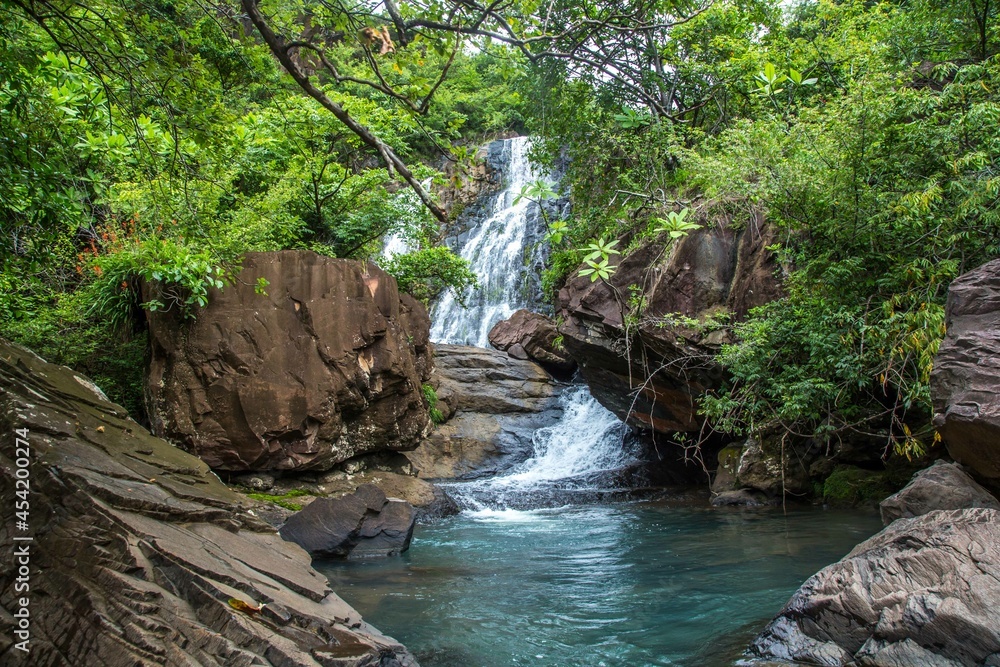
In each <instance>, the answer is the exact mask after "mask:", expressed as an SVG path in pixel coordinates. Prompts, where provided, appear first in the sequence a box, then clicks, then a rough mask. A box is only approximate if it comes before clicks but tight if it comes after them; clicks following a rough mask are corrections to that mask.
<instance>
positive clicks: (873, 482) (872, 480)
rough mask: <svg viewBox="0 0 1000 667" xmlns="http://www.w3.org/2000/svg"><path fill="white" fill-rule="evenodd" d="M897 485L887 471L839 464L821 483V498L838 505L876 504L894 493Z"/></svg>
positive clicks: (896, 481)
mask: <svg viewBox="0 0 1000 667" xmlns="http://www.w3.org/2000/svg"><path fill="white" fill-rule="evenodd" d="M899 486H900V485H899V484H898V480H896V479H894V476H893V475H891V474H890V473H889V472H886V471H874V470H865V469H863V468H856V467H854V466H845V465H840V466H837V467H836V468H834V469H833V472H832V473H830V476H829V477H827V478H826V482H824V483H823V500H824V501H826V502H827V503H829V504H831V505H835V506H838V507H851V506H855V505H867V504H876V503H879V502H881V501H882V500H884V499H885V498H887V497H888V496H890V495H892V494H893V493H895V492H896V491H897V490H898V489H899Z"/></svg>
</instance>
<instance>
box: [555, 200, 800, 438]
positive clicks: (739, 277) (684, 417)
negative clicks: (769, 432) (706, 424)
mask: <svg viewBox="0 0 1000 667" xmlns="http://www.w3.org/2000/svg"><path fill="white" fill-rule="evenodd" d="M740 222H744V221H740ZM774 241H775V239H773V238H772V232H771V230H770V228H769V227H768V226H767V225H765V224H764V223H763V221H762V220H761V219H760V218H758V217H753V218H751V219H750V220H748V221H745V224H744V226H743V228H742V229H739V230H737V229H736V225H735V224H734V222H733V221H728V222H721V223H719V224H717V225H715V226H713V227H712V228H711V229H706V228H703V229H699V230H697V231H694V232H692V233H691V234H690V235H688V236H687V237H684V238H683V239H680V240H679V241H678V242H676V243H675V244H674V245H673V246H672V247H669V248H668V247H665V246H664V245H662V244H661V243H659V242H656V243H652V244H647V245H645V246H643V247H640V248H639V249H638V250H636V251H635V252H633V253H631V254H629V255H628V256H627V257H626V258H625V259H623V260H621V261H620V263H618V265H617V268H616V271H615V273H614V275H613V276H612V277H611V279H610V281H608V282H607V283H606V282H603V281H598V282H591V281H590V279H589V278H588V277H579V276H577V275H576V273H575V272H574V273H573V274H572V276H571V278H570V279H569V281H568V282H567V283H566V285H565V286H564V287H563V289H562V290H560V292H559V298H558V306H557V310H558V311H559V313H560V315H561V316H562V317H563V319H564V322H565V323H564V324H563V325H562V326H561V327H560V328H559V331H560V333H562V334H563V336H564V344H565V346H566V349H567V350H568V352H569V354H570V356H572V357H573V358H574V359H575V360H576V361H577V362H578V363H579V364H580V370H581V372H582V374H583V376H584V378H585V379H586V380H587V383H588V384H589V385H590V389H591V392H592V393H593V394H594V397H595V398H596V399H597V400H598V401H600V402H601V403H602V404H603V405H604V406H605V407H607V408H608V409H609V410H611V411H613V412H614V413H615V414H617V415H618V416H619V417H620V418H621V419H623V420H625V421H627V422H628V423H630V424H632V425H634V426H638V427H641V428H648V429H653V430H655V431H659V432H663V433H673V432H677V431H692V430H697V429H698V428H699V426H700V424H701V420H700V418H699V417H698V415H697V411H696V399H697V397H698V396H699V395H700V394H702V393H703V392H704V391H706V390H707V389H710V388H712V387H714V386H717V385H718V383H719V382H720V380H721V379H722V369H721V368H720V367H719V366H718V365H717V364H716V363H715V362H714V361H713V359H712V357H713V355H714V354H715V353H716V352H717V351H718V349H719V345H720V344H721V343H723V342H725V334H724V332H723V331H712V330H710V329H711V327H708V328H705V327H700V326H691V321H693V320H697V321H700V322H702V323H704V322H706V321H708V320H709V319H710V318H711V317H712V316H717V315H719V314H722V313H728V314H729V315H730V316H731V318H732V319H734V320H739V319H741V318H743V317H744V316H745V315H746V312H747V311H748V310H749V309H750V308H752V307H754V306H757V305H760V304H763V303H766V302H767V301H770V300H773V299H774V298H776V297H778V296H780V294H781V288H780V284H779V279H778V278H777V276H776V272H777V268H778V267H777V265H776V263H775V261H774V259H773V257H772V254H771V252H770V251H768V250H767V246H769V245H771V244H772V243H773V242H774ZM630 301H632V302H633V303H632V304H630V303H629V302H630ZM635 302H641V303H642V304H643V306H642V308H641V311H640V312H636V308H635V306H634V304H635ZM677 315H680V316H682V318H678V317H676V316H677ZM683 318H690V319H689V320H685V319H683ZM682 325H685V326H682ZM626 330H627V333H626Z"/></svg>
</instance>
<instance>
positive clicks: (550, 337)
mask: <svg viewBox="0 0 1000 667" xmlns="http://www.w3.org/2000/svg"><path fill="white" fill-rule="evenodd" d="M489 338H490V345H492V346H493V347H495V348H496V349H498V350H502V351H505V352H507V354H509V355H510V356H512V357H514V358H515V359H529V358H530V359H532V360H534V361H537V362H538V363H540V364H541V365H542V366H544V367H546V368H548V369H550V370H552V371H554V372H556V373H562V374H568V373H572V372H573V370H574V369H575V368H576V362H575V361H573V359H572V358H571V357H570V356H569V354H568V353H567V352H566V349H565V348H564V347H563V346H562V343H561V340H562V336H561V335H560V334H559V332H558V331H556V325H555V323H554V322H553V321H552V320H551V319H549V318H548V317H546V316H544V315H541V314H540V313H533V312H531V311H530V310H524V309H521V310H518V311H516V312H515V313H514V314H513V315H511V316H510V317H509V318H508V319H506V320H503V321H501V322H497V323H496V325H495V326H494V327H493V328H492V329H491V330H490V334H489Z"/></svg>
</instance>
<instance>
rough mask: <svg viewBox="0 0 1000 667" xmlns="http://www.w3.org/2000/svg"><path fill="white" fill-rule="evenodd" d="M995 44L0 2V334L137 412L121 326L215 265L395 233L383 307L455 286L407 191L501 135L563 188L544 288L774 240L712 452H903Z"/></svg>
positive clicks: (534, 10) (703, 2)
mask: <svg viewBox="0 0 1000 667" xmlns="http://www.w3.org/2000/svg"><path fill="white" fill-rule="evenodd" d="M997 18H998V17H997V5H996V3H995V2H992V1H991V0H899V1H895V2H890V1H877V0H867V1H861V0H839V1H833V0H799V1H798V2H785V3H777V2H767V1H763V0H551V1H549V2H546V1H538V0H500V1H495V0H494V1H491V2H481V1H480V0H381V1H380V2H375V1H372V2H354V1H353V0H346V1H331V0H260V1H259V2H257V1H255V0H222V1H221V2H216V3H204V2H199V1H198V0H0V21H2V23H0V226H2V234H0V256H2V257H3V268H2V271H0V335H3V336H6V337H9V338H12V339H14V340H16V341H19V342H21V343H24V344H26V345H28V346H29V347H32V348H33V349H35V350H36V351H37V352H39V353H40V354H42V355H43V356H46V357H48V358H49V359H50V360H52V361H56V362H60V363H65V364H68V365H70V366H73V367H76V368H78V369H80V370H81V371H84V372H86V373H88V374H90V375H91V376H92V377H94V378H95V379H96V380H97V382H98V383H99V384H100V385H101V386H102V387H104V388H105V389H106V390H107V391H108V393H109V394H110V395H111V397H112V398H113V399H115V400H117V401H119V402H121V403H122V404H123V405H125V406H126V407H128V408H129V409H130V410H131V411H132V412H133V413H134V414H137V415H138V414H141V395H142V392H141V390H140V389H141V375H139V374H137V373H136V368H138V367H141V363H139V360H140V359H141V355H142V354H143V350H144V346H145V342H144V335H143V332H142V319H143V318H142V317H141V314H142V309H143V308H146V309H150V308H162V309H168V308H176V309H178V311H180V312H183V313H185V314H188V315H190V316H197V310H198V308H199V307H200V306H202V305H204V303H205V302H206V300H207V299H208V298H209V297H210V293H211V289H213V288H219V287H221V288H223V289H225V286H226V284H228V283H231V282H232V281H234V280H245V279H249V280H252V279H253V277H252V276H241V274H240V273H239V257H240V255H241V253H243V252H246V251H250V250H274V249H284V248H311V249H313V250H316V251H317V252H321V253H325V254H329V255H332V256H337V257H352V258H366V257H372V256H374V255H375V254H377V252H378V249H379V247H380V243H381V239H382V238H383V237H384V235H385V234H387V233H403V234H405V235H406V236H407V237H408V238H409V239H411V240H412V242H413V245H414V247H416V248H417V250H416V251H415V252H414V254H413V255H412V256H408V257H406V258H400V259H398V260H397V261H396V262H394V264H393V266H390V267H389V268H390V270H393V271H394V272H395V273H396V275H397V277H398V278H399V279H400V280H401V282H402V283H403V286H404V287H405V288H406V289H410V290H412V291H413V292H414V293H416V294H417V295H418V296H419V297H420V298H424V299H430V298H433V297H434V296H435V295H436V294H438V293H440V291H441V290H443V289H448V288H461V287H463V286H465V285H467V284H469V283H470V281H471V280H472V279H473V277H472V276H471V275H470V274H469V272H468V269H467V267H466V266H464V265H463V264H462V263H461V261H460V260H458V259H457V258H455V257H454V255H452V254H451V253H450V252H449V251H447V249H444V248H442V247H441V246H440V242H439V238H440V229H441V225H442V224H444V223H445V221H446V220H447V218H448V213H447V211H445V210H444V209H443V208H442V206H441V205H440V204H439V199H438V193H439V192H440V190H441V189H442V188H444V187H448V186H449V184H451V185H454V184H455V181H460V180H461V179H462V177H463V174H464V173H465V170H466V168H467V166H468V164H469V161H470V160H471V159H473V156H474V154H475V147H476V146H478V145H479V144H480V143H481V142H483V141H485V140H489V139H490V138H493V137H496V136H500V135H502V134H504V133H508V132H518V133H530V134H532V135H534V136H536V137H538V138H539V141H538V142H537V148H536V153H537V158H538V159H539V160H540V161H543V162H551V161H554V160H556V159H557V158H559V157H560V156H562V157H564V158H567V160H566V163H567V164H568V167H567V170H568V171H567V175H566V178H565V180H564V186H565V190H566V191H567V192H568V193H569V196H570V197H571V200H572V214H571V217H570V218H569V219H567V220H561V221H553V225H554V228H553V229H552V230H551V232H552V233H551V234H550V239H551V241H552V243H553V251H552V254H551V259H550V266H549V268H548V270H547V271H546V274H545V284H546V286H547V288H548V289H549V290H554V289H555V288H557V287H558V286H559V285H560V284H561V283H562V282H563V281H564V280H565V279H566V278H567V277H569V276H570V275H572V274H573V272H574V271H579V269H580V266H581V263H582V262H583V261H584V260H585V259H587V258H588V257H589V258H591V261H595V260H596V263H597V264H599V261H600V259H601V258H600V256H598V257H596V258H594V257H593V253H592V252H591V249H592V248H594V247H598V248H601V247H604V248H608V247H610V246H611V243H612V240H613V239H619V238H624V237H626V236H628V237H630V238H634V237H635V236H636V235H639V236H640V237H642V236H643V235H645V236H647V237H648V236H651V235H655V234H661V233H669V235H670V236H672V237H673V236H675V235H678V236H679V235H683V234H684V233H686V232H687V230H688V228H687V227H684V225H694V224H700V221H710V220H713V219H718V217H719V216H727V217H728V219H730V220H732V221H733V224H740V220H746V219H749V217H750V216H758V215H759V216H763V218H764V219H766V220H767V223H768V224H770V225H774V226H776V228H777V229H778V230H779V233H778V234H777V238H780V239H781V241H780V242H779V243H777V244H775V245H774V246H773V247H772V248H771V251H772V252H774V253H776V255H777V256H778V257H779V258H780V262H781V265H782V267H784V271H785V285H786V295H785V296H784V297H783V298H781V299H779V300H777V301H775V302H773V303H771V304H769V305H767V306H764V307H761V308H758V309H756V310H755V311H753V312H751V314H750V316H749V317H748V318H747V319H746V320H745V321H744V322H742V323H739V324H737V325H736V326H735V335H736V342H735V343H734V344H732V345H728V346H726V347H725V348H724V349H723V351H722V353H721V355H720V360H721V361H722V362H723V363H724V365H725V366H726V367H727V369H728V370H729V373H730V376H731V382H730V383H729V385H728V386H727V387H726V388H725V389H723V390H722V391H719V392H716V393H715V394H713V395H710V396H707V397H706V398H705V399H704V402H703V405H702V409H703V411H704V413H705V415H706V417H707V418H708V419H709V420H710V422H711V423H712V424H713V425H714V427H715V428H717V429H719V430H724V431H726V432H729V433H743V432H756V431H760V430H764V429H773V428H775V427H778V428H781V429H784V430H785V431H787V432H789V433H794V434H798V435H802V436H805V437H808V436H811V435H817V434H824V433H826V434H829V433H835V432H841V431H844V430H851V429H853V430H859V431H864V430H865V429H866V428H869V427H870V426H871V425H872V424H873V423H874V422H875V421H876V420H879V419H884V418H885V416H886V415H887V414H888V415H890V417H891V421H892V423H891V429H893V432H894V433H895V434H896V435H895V437H896V440H897V444H898V446H899V447H900V449H901V450H902V451H905V452H908V453H919V452H920V451H922V450H923V448H925V447H927V446H928V445H929V444H930V443H931V442H932V441H933V437H934V436H933V431H932V430H931V429H930V428H929V425H928V424H929V422H928V419H927V417H928V416H929V411H930V405H929V390H928V380H929V373H930V369H931V365H932V359H933V356H934V353H935V351H936V349H937V346H938V344H939V342H940V340H941V337H942V335H943V328H944V310H943V306H944V299H945V296H946V292H947V287H948V284H949V282H950V281H951V280H952V279H953V278H954V277H955V276H957V275H959V274H960V273H961V272H962V271H965V270H967V269H970V268H973V267H975V266H977V265H979V264H981V263H983V262H984V261H987V260H989V259H991V258H994V257H997V256H1000V217H998V216H1000V214H998V198H1000V59H998V56H997V52H998V48H997V40H998V35H997ZM690 228H691V229H693V228H694V227H690ZM621 250H625V248H621ZM616 252H617V251H616ZM598 255H600V251H598ZM605 259H610V255H608V256H607V257H605ZM613 264H614V262H613V261H612V262H611V263H610V264H609V263H605V264H604V266H603V267H601V268H599V269H598V268H595V267H594V266H593V265H592V266H591V269H593V270H591V271H590V274H591V275H593V276H594V279H595V280H596V279H600V278H602V277H606V276H607V275H608V271H613ZM584 270H587V269H584ZM601 272H603V274H602V273H601ZM143 282H146V283H149V284H154V285H157V286H158V291H157V293H156V295H155V298H150V299H146V300H144V299H143V298H142V297H141V295H140V292H139V285H140V284H142V283H143Z"/></svg>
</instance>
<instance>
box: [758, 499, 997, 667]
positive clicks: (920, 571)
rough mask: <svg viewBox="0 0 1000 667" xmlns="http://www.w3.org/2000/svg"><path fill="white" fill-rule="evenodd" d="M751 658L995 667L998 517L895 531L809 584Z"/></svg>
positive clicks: (969, 515) (948, 515) (954, 519)
mask: <svg viewBox="0 0 1000 667" xmlns="http://www.w3.org/2000/svg"><path fill="white" fill-rule="evenodd" d="M751 652H752V653H753V654H754V655H756V656H758V657H760V658H764V659H772V660H795V661H799V662H805V663H808V664H816V665H829V666H840V665H847V664H848V663H850V664H852V665H854V664H857V665H872V666H886V667H889V666H897V665H900V666H901V665H984V664H992V663H990V661H991V660H993V661H995V660H996V658H997V657H1000V511H997V510H993V509H984V508H974V509H966V510H947V511H945V510H934V511H931V512H928V513H927V514H923V515H921V516H918V517H915V518H912V519H898V520H896V521H894V522H893V523H892V524H890V525H889V526H888V527H887V528H885V529H884V530H883V531H882V532H881V533H879V534H878V535H875V536H874V537H872V538H871V539H869V540H867V541H865V542H863V543H861V544H860V545H858V546H857V547H856V548H855V549H854V550H853V551H852V552H851V553H850V554H848V555H847V556H846V557H845V558H843V559H842V560H841V561H839V562H838V563H835V564H833V565H831V566H829V567H827V568H825V569H823V570H822V571H820V572H819V573H817V574H816V575H814V576H813V577H811V578H810V579H809V580H808V581H806V582H805V584H803V585H802V587H801V588H800V589H799V590H798V591H797V592H796V593H795V595H794V596H792V598H791V600H789V602H788V603H787V604H786V605H785V608H784V609H783V610H782V611H781V613H780V614H779V615H778V617H777V618H775V619H774V620H773V621H772V622H771V624H770V625H769V626H768V627H767V629H765V630H764V632H763V633H761V634H760V635H759V636H758V637H757V638H756V639H755V640H754V642H753V644H752V646H751ZM991 656H992V657H991ZM852 661H853V662H852Z"/></svg>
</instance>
